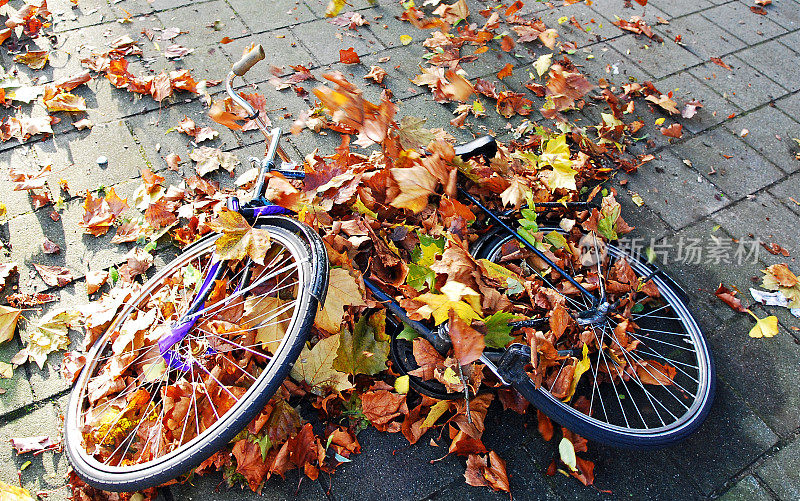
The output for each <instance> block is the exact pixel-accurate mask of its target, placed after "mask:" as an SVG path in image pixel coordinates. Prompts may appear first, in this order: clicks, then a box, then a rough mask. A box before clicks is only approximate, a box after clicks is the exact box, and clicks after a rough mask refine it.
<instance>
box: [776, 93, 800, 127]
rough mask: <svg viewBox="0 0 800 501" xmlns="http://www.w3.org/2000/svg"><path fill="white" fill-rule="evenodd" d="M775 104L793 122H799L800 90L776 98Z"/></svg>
mask: <svg viewBox="0 0 800 501" xmlns="http://www.w3.org/2000/svg"><path fill="white" fill-rule="evenodd" d="M775 105H776V106H777V107H778V109H780V110H782V111H783V112H785V113H786V114H787V115H789V116H790V117H792V119H793V120H794V121H795V122H800V92H799V93H796V94H792V95H789V96H786V97H784V98H782V99H779V100H777V101H776V102H775Z"/></svg>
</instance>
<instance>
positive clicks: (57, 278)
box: [33, 263, 75, 287]
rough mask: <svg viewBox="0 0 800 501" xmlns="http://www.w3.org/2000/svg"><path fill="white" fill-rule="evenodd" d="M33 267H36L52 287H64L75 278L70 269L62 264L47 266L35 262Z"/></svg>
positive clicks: (45, 281)
mask: <svg viewBox="0 0 800 501" xmlns="http://www.w3.org/2000/svg"><path fill="white" fill-rule="evenodd" d="M33 267H34V268H36V271H37V272H38V273H39V276H40V277H42V280H44V283H46V284H47V285H49V286H51V287H64V286H65V285H67V284H68V283H70V282H72V281H73V280H74V279H75V277H73V276H72V272H71V271H70V270H69V269H67V268H63V267H61V266H46V265H43V264H36V263H33Z"/></svg>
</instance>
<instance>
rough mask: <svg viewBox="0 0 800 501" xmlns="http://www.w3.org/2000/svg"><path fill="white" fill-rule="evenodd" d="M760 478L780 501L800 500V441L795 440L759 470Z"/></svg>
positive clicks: (765, 462)
mask: <svg viewBox="0 0 800 501" xmlns="http://www.w3.org/2000/svg"><path fill="white" fill-rule="evenodd" d="M757 472H758V476H759V478H761V479H762V480H763V481H764V483H766V484H767V485H768V486H769V488H770V489H772V490H773V491H774V492H775V494H777V495H778V497H779V498H780V499H798V498H800V441H798V440H797V439H795V440H794V441H793V442H791V443H790V444H787V445H785V446H784V447H783V448H782V449H781V450H780V451H778V453H777V454H775V455H773V456H772V457H770V458H768V459H767V460H766V461H764V464H762V465H761V467H760V468H759V469H758V470H757Z"/></svg>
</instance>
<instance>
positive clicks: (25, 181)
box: [8, 165, 52, 191]
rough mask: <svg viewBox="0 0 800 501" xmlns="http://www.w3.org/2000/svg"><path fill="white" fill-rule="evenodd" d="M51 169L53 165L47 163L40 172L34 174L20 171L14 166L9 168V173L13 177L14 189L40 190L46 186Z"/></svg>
mask: <svg viewBox="0 0 800 501" xmlns="http://www.w3.org/2000/svg"><path fill="white" fill-rule="evenodd" d="M51 170H52V166H50V165H45V166H44V167H42V168H41V170H40V171H39V172H37V173H35V174H34V173H29V172H23V171H19V170H17V169H15V168H13V167H12V168H11V169H9V171H8V175H9V177H10V178H11V182H12V183H14V191H22V190H38V189H41V188H44V185H45V183H46V182H47V175H48V174H49V173H50V171H51Z"/></svg>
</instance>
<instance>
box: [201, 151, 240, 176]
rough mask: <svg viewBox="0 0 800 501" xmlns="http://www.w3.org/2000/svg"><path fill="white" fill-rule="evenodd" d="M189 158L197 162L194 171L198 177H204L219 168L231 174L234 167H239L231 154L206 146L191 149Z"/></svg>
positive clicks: (234, 156)
mask: <svg viewBox="0 0 800 501" xmlns="http://www.w3.org/2000/svg"><path fill="white" fill-rule="evenodd" d="M189 158H191V159H192V160H194V161H195V162H197V165H195V171H196V172H197V175H198V176H205V175H206V174H208V173H209V172H212V171H215V170H217V169H219V168H220V167H222V168H223V169H225V170H226V171H228V172H233V170H234V169H235V168H236V166H237V165H239V159H238V158H236V155H234V154H233V153H229V152H227V151H222V150H220V149H219V148H210V147H208V146H200V147H199V148H195V149H193V150H192V152H191V153H190V154H189Z"/></svg>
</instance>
